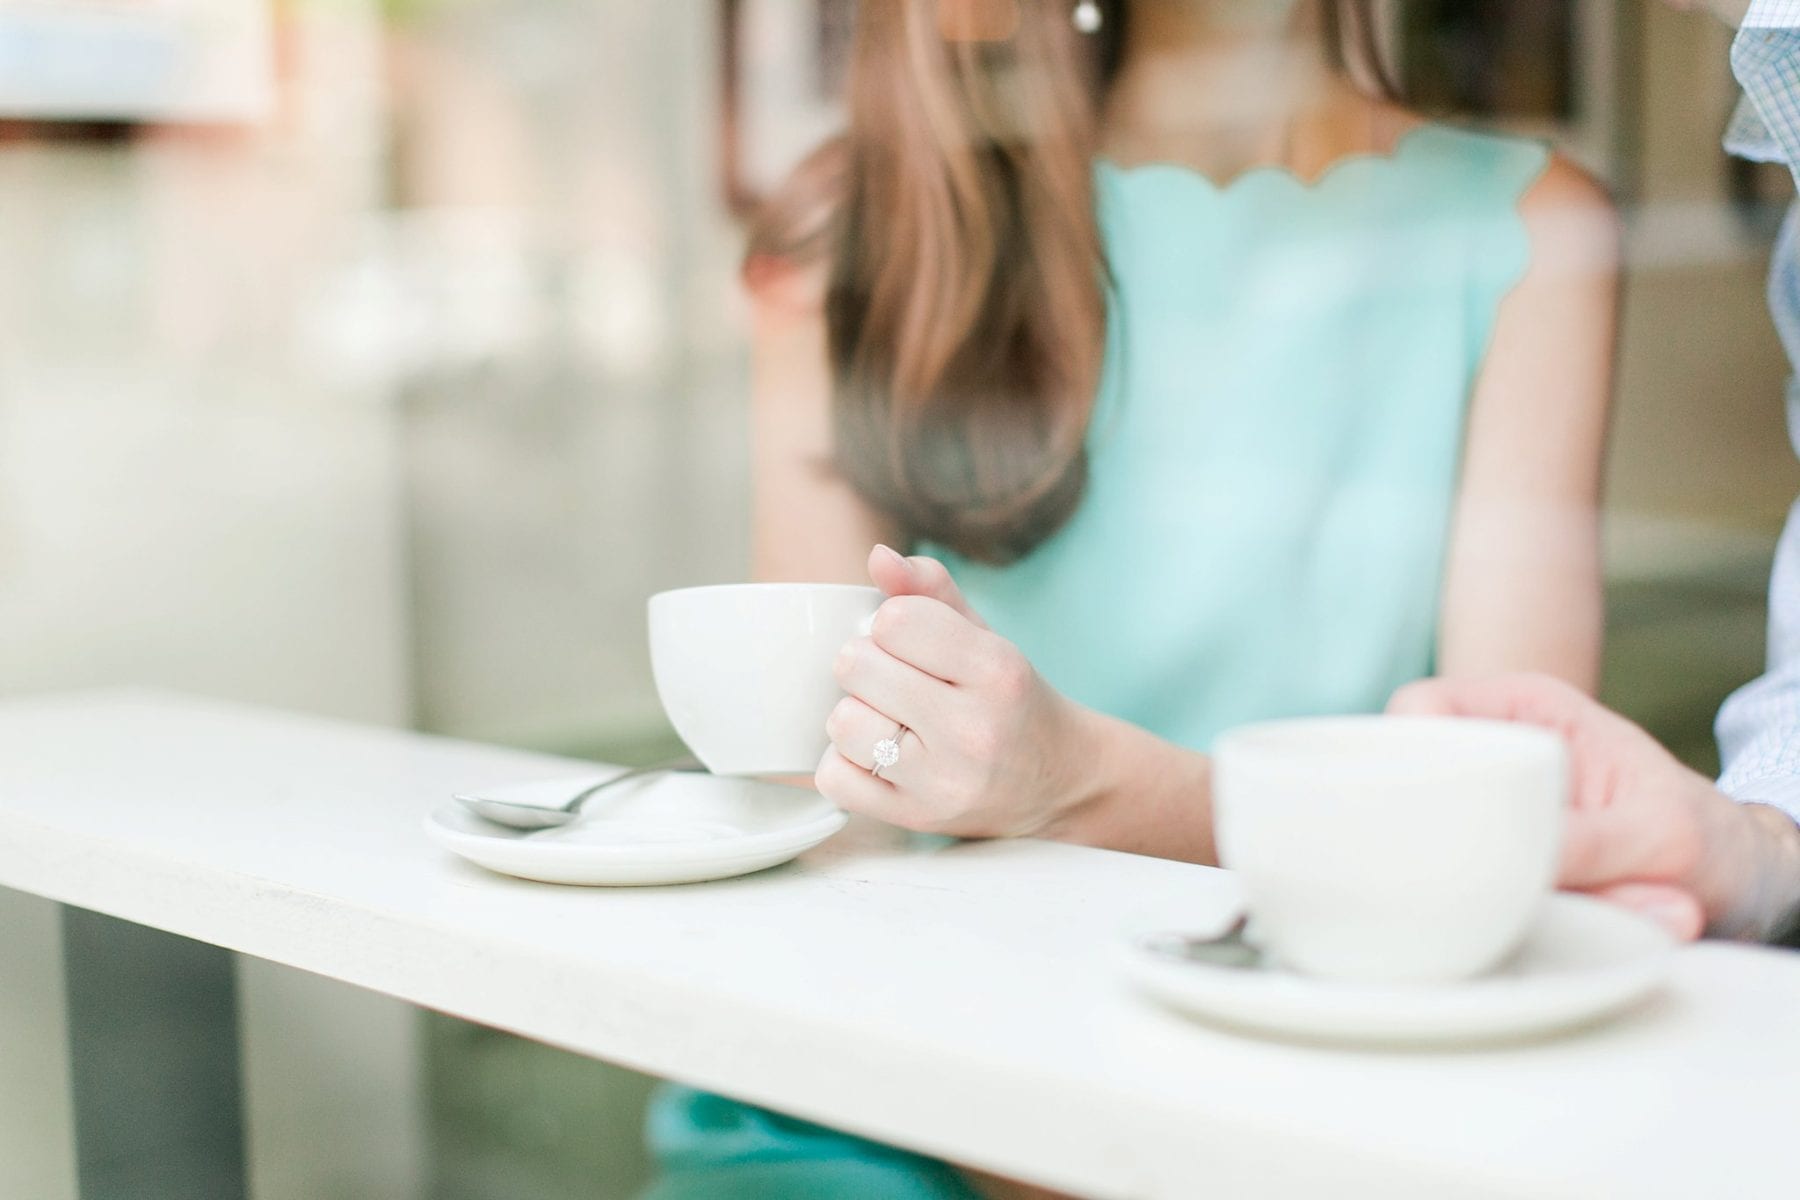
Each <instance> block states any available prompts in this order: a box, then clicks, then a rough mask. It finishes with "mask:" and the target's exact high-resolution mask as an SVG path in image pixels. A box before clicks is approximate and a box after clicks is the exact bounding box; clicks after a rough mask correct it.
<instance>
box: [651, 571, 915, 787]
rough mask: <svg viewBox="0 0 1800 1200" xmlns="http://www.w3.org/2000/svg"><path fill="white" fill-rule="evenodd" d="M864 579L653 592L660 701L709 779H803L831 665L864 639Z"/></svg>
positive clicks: (821, 738) (830, 686)
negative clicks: (840, 653) (850, 645)
mask: <svg viewBox="0 0 1800 1200" xmlns="http://www.w3.org/2000/svg"><path fill="white" fill-rule="evenodd" d="M882 600H883V596H882V594H881V592H880V591H878V590H877V589H875V588H872V587H855V586H850V585H840V584H823V583H743V584H726V585H722V586H718V587H697V588H682V589H679V590H677V591H672V592H660V593H658V594H657V595H655V596H652V597H651V598H650V605H649V616H650V666H651V670H652V672H653V673H654V674H655V677H656V691H657V694H658V695H659V696H660V697H661V698H662V702H663V708H664V710H665V711H666V712H667V713H668V715H669V720H670V721H671V722H672V723H673V724H674V726H675V732H676V733H678V734H680V735H681V739H682V741H684V742H686V743H687V746H688V749H690V750H692V751H693V752H694V754H695V756H696V757H698V758H699V759H700V761H701V762H703V763H705V764H706V768H707V769H708V770H709V771H711V772H712V773H713V774H715V775H810V774H812V773H813V771H814V770H815V769H816V768H817V767H818V765H819V760H820V759H821V758H823V757H824V755H825V750H826V747H827V746H828V745H829V744H830V743H829V740H828V739H827V738H826V736H825V719H826V718H827V717H828V716H830V715H831V710H832V708H833V706H835V705H836V704H837V702H838V699H839V698H840V697H841V696H842V695H843V693H842V692H841V691H840V690H839V688H838V685H837V680H836V679H835V678H834V677H833V675H832V664H833V663H834V662H835V661H836V659H837V655H838V651H839V650H841V649H842V648H843V646H844V643H846V642H848V641H850V640H851V639H852V638H855V637H858V636H861V635H865V634H867V633H868V631H869V622H870V621H871V620H872V619H873V618H874V615H875V610H876V609H877V608H879V607H880V605H881V602H882Z"/></svg>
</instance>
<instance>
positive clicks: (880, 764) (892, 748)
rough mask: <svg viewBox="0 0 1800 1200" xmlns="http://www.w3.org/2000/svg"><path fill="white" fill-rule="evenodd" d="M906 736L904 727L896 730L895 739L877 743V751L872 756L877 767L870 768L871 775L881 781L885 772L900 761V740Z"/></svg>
mask: <svg viewBox="0 0 1800 1200" xmlns="http://www.w3.org/2000/svg"><path fill="white" fill-rule="evenodd" d="M905 736H906V726H904V725H902V726H900V728H898V729H896V730H894V736H893V737H886V738H882V739H881V740H880V741H879V742H876V743H875V749H874V750H873V751H872V752H871V754H870V757H872V758H873V759H874V760H875V765H874V766H872V767H870V768H869V774H870V775H873V776H874V777H875V778H876V779H880V778H881V773H882V772H883V771H885V770H887V769H888V768H889V767H891V766H893V765H894V764H895V763H897V762H899V761H900V739H901V738H903V737H905Z"/></svg>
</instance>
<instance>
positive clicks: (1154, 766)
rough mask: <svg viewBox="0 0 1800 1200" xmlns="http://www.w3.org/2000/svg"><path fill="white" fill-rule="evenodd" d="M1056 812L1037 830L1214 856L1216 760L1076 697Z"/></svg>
mask: <svg viewBox="0 0 1800 1200" xmlns="http://www.w3.org/2000/svg"><path fill="white" fill-rule="evenodd" d="M1064 744H1065V745H1066V747H1067V752H1066V754H1065V755H1064V758H1065V761H1067V762H1068V763H1069V764H1071V767H1070V770H1069V773H1068V775H1067V777H1066V780H1065V783H1064V786H1063V787H1062V788H1061V789H1059V790H1060V795H1061V797H1062V802H1061V803H1060V804H1059V805H1058V808H1057V813H1056V815H1055V816H1054V817H1053V818H1052V819H1051V820H1050V821H1049V822H1047V823H1046V824H1045V826H1044V827H1043V828H1042V829H1041V830H1040V831H1039V832H1038V834H1037V836H1039V837H1042V838H1048V839H1050V840H1052V841H1059V842H1073V843H1076V844H1079V845H1084V846H1100V847H1104V848H1106V849H1110V850H1123V851H1126V852H1128V853H1132V854H1148V855H1154V856H1156V857H1159V858H1172V859H1180V860H1183V861H1186V862H1200V863H1214V862H1217V861H1218V859H1217V855H1216V853H1215V852H1214V850H1213V841H1212V808H1211V799H1210V795H1211V781H1210V771H1211V764H1210V762H1209V760H1208V759H1207V758H1206V756H1205V755H1202V754H1198V753H1196V752H1194V751H1192V750H1185V749H1183V748H1181V747H1180V746H1176V745H1174V744H1172V743H1170V742H1165V741H1163V740H1162V739H1161V738H1159V737H1157V736H1156V735H1155V734H1153V733H1150V732H1149V731H1148V730H1144V729H1140V728H1138V727H1137V726H1135V725H1133V724H1131V723H1130V722H1128V721H1122V720H1119V719H1118V718H1116V717H1110V716H1107V715H1106V714H1104V713H1098V712H1095V711H1093V710H1092V709H1087V708H1082V707H1081V706H1079V705H1076V704H1073V703H1070V704H1069V711H1068V723H1067V735H1066V741H1065V743H1064Z"/></svg>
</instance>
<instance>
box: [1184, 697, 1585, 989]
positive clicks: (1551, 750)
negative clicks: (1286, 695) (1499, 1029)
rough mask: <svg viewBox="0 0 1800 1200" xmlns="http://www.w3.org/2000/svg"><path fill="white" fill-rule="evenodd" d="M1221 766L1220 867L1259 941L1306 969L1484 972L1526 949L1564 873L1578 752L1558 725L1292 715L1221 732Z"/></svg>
mask: <svg viewBox="0 0 1800 1200" xmlns="http://www.w3.org/2000/svg"><path fill="white" fill-rule="evenodd" d="M1213 769H1214V774H1213V806H1214V829H1215V832H1216V835H1217V841H1218V849H1219V857H1220V861H1221V862H1222V863H1223V865H1225V866H1226V867H1229V868H1231V869H1232V870H1233V871H1234V872H1236V874H1237V875H1238V877H1239V880H1240V882H1241V883H1242V886H1243V889H1244V896H1245V902H1246V904H1247V906H1248V908H1249V912H1250V915H1251V920H1252V923H1253V928H1254V930H1255V933H1256V937H1257V938H1258V939H1259V940H1260V941H1261V942H1262V943H1263V945H1264V946H1265V948H1266V949H1267V950H1268V951H1269V952H1270V953H1271V954H1272V955H1273V956H1274V957H1275V958H1276V959H1277V960H1279V961H1281V962H1283V963H1284V964H1286V965H1288V966H1291V967H1293V968H1294V969H1296V970H1298V971H1301V972H1304V973H1307V974H1313V975H1319V976H1324V977H1329V978H1335V979H1344V980H1358V981H1363V982H1376V983H1429V982H1448V981H1453V980H1458V979H1466V978H1469V977H1471V976H1474V975H1478V974H1480V973H1482V972H1484V971H1487V970H1489V969H1490V968H1492V967H1494V966H1495V965H1497V964H1498V963H1499V962H1500V961H1501V960H1502V959H1504V958H1505V957H1506V956H1507V955H1508V954H1509V953H1511V952H1512V951H1513V950H1514V949H1515V948H1517V946H1518V945H1519V944H1520V942H1521V940H1522V939H1523V938H1524V936H1525V934H1526V932H1527V931H1528V929H1529V928H1530V925H1531V923H1532V920H1533V918H1534V917H1535V916H1536V915H1537V913H1538V911H1539V908H1540V906H1541V904H1542V902H1543V900H1544V898H1545V896H1546V895H1547V894H1548V893H1549V891H1550V888H1551V885H1552V883H1553V881H1554V877H1555V872H1556V862H1557V853H1558V850H1559V848H1560V844H1561V831H1562V823H1563V815H1564V814H1563V809H1564V805H1565V803H1566V800H1567V794H1568V763H1567V752H1566V750H1565V748H1564V746H1563V743H1562V740H1561V739H1560V738H1558V737H1556V736H1554V735H1553V734H1550V733H1547V732H1545V731H1543V730H1539V729H1531V728H1526V727H1523V726H1518V725H1509V724H1503V723H1499V722H1489V721H1474V720H1453V719H1448V718H1444V719H1439V718H1396V717H1334V718H1325V719H1318V720H1295V721H1276V722H1270V723H1267V724H1262V725H1252V726H1247V727H1245V728H1242V729H1238V730H1233V731H1231V732H1229V733H1227V734H1225V735H1224V736H1223V737H1221V738H1220V739H1219V741H1218V743H1217V744H1216V745H1215V747H1214V767H1213Z"/></svg>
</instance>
